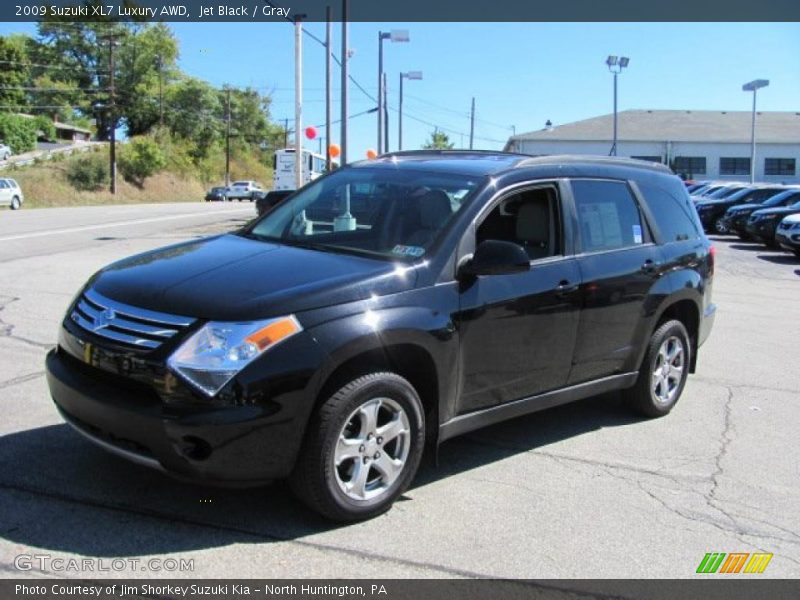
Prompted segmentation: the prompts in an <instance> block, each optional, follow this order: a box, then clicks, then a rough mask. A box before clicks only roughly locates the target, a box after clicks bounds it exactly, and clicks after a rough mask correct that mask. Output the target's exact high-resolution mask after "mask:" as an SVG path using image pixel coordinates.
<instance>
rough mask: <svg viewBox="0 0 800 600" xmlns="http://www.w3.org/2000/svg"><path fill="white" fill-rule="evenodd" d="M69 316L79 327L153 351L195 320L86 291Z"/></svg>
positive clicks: (116, 340)
mask: <svg viewBox="0 0 800 600" xmlns="http://www.w3.org/2000/svg"><path fill="white" fill-rule="evenodd" d="M70 319H72V321H73V322H74V323H76V324H77V325H78V326H79V327H80V328H81V329H85V330H86V331H88V332H91V333H93V334H94V335H97V336H100V337H104V338H108V339H110V340H114V341H115V342H118V343H120V344H125V345H128V346H132V347H134V348H146V349H148V350H155V349H156V348H158V347H159V346H161V344H162V343H164V342H165V341H167V340H168V339H170V338H171V337H172V336H174V335H175V334H177V333H179V332H180V331H182V330H184V329H186V328H187V327H189V326H190V325H191V324H192V323H194V321H195V319H193V318H191V317H181V316H177V315H169V314H166V313H161V312H155V311H152V310H146V309H143V308H137V307H135V306H130V305H127V304H122V303H121V302H117V301H116V300H111V299H110V298H106V297H105V296H103V295H101V294H98V293H97V292H96V291H94V290H86V291H85V292H84V293H83V295H82V296H81V297H80V298H79V299H78V302H77V303H76V304H75V308H74V309H73V311H72V314H71V315H70Z"/></svg>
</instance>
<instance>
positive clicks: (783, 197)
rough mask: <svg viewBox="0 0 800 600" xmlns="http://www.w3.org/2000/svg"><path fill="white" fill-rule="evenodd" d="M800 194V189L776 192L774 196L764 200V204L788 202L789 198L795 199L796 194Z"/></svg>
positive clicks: (774, 204) (777, 204) (778, 204)
mask: <svg viewBox="0 0 800 600" xmlns="http://www.w3.org/2000/svg"><path fill="white" fill-rule="evenodd" d="M797 195H800V191H798V190H786V191H785V192H781V193H780V194H776V195H775V196H772V197H771V198H770V199H769V200H767V201H766V202H764V204H763V205H764V206H780V205H782V204H787V200H794V196H797Z"/></svg>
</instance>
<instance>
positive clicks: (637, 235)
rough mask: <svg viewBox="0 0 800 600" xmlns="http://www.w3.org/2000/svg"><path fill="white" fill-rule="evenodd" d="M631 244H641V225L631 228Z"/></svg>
mask: <svg viewBox="0 0 800 600" xmlns="http://www.w3.org/2000/svg"><path fill="white" fill-rule="evenodd" d="M633 243H634V244H641V243H642V226H641V225H634V226H633Z"/></svg>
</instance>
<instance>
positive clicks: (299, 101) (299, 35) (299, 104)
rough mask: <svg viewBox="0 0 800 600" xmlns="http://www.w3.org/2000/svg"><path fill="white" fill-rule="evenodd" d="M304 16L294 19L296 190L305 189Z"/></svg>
mask: <svg viewBox="0 0 800 600" xmlns="http://www.w3.org/2000/svg"><path fill="white" fill-rule="evenodd" d="M302 19H303V15H297V16H296V17H295V18H294V189H296V190H299V189H300V188H301V187H303V137H302V131H303V21H302Z"/></svg>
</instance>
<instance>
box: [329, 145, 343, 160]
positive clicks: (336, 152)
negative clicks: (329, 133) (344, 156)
mask: <svg viewBox="0 0 800 600" xmlns="http://www.w3.org/2000/svg"><path fill="white" fill-rule="evenodd" d="M328 152H330V153H331V156H332V157H333V158H337V157H338V156H339V155H340V154H341V153H342V149H341V148H340V147H339V144H331V145H330V146H328Z"/></svg>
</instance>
